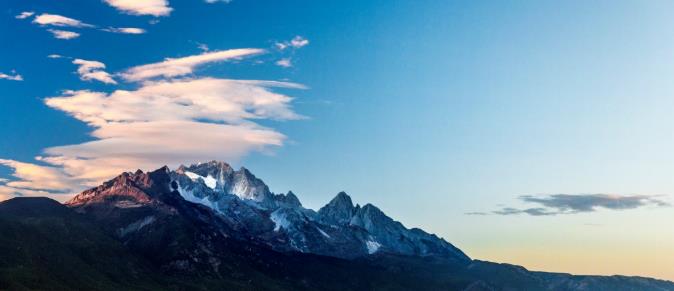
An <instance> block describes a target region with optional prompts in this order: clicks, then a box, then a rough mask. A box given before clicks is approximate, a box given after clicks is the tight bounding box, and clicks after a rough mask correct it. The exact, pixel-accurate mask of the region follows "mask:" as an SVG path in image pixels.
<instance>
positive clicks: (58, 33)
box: [47, 29, 80, 39]
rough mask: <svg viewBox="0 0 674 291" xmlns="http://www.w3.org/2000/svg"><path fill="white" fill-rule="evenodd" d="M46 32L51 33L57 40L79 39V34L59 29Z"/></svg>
mask: <svg viewBox="0 0 674 291" xmlns="http://www.w3.org/2000/svg"><path fill="white" fill-rule="evenodd" d="M47 31H49V32H51V34H52V35H54V37H55V38H57V39H73V38H78V37H80V34H79V33H77V32H73V31H67V30H60V29H47Z"/></svg>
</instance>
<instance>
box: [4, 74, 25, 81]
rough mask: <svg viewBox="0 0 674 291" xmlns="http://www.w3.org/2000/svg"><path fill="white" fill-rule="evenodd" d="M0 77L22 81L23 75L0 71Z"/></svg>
mask: <svg viewBox="0 0 674 291" xmlns="http://www.w3.org/2000/svg"><path fill="white" fill-rule="evenodd" d="M0 79H5V80H10V81H23V76H21V75H19V74H17V73H13V75H9V74H5V73H0Z"/></svg>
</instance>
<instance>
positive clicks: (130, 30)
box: [101, 27, 146, 34]
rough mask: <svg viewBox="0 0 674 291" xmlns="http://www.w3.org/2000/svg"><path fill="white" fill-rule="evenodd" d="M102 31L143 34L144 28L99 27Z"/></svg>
mask: <svg viewBox="0 0 674 291" xmlns="http://www.w3.org/2000/svg"><path fill="white" fill-rule="evenodd" d="M101 30H103V31H107V32H112V33H123V34H143V33H145V32H146V31H145V29H142V28H136V27H108V28H103V29H101Z"/></svg>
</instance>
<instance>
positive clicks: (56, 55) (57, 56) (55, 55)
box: [47, 54, 64, 59]
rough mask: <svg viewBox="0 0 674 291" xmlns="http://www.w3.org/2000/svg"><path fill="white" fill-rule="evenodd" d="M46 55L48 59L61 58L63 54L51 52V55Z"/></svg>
mask: <svg viewBox="0 0 674 291" xmlns="http://www.w3.org/2000/svg"><path fill="white" fill-rule="evenodd" d="M47 57H48V58H50V59H60V58H63V57H64V56H62V55H59V54H51V55H48V56H47Z"/></svg>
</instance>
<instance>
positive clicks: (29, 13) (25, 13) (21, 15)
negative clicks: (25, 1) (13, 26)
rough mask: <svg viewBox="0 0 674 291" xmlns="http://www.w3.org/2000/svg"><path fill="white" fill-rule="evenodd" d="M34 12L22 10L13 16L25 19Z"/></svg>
mask: <svg viewBox="0 0 674 291" xmlns="http://www.w3.org/2000/svg"><path fill="white" fill-rule="evenodd" d="M34 14H35V12H33V11H24V12H21V13H20V14H19V15H17V16H15V17H16V19H26V18H28V17H31V16H33V15H34Z"/></svg>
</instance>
